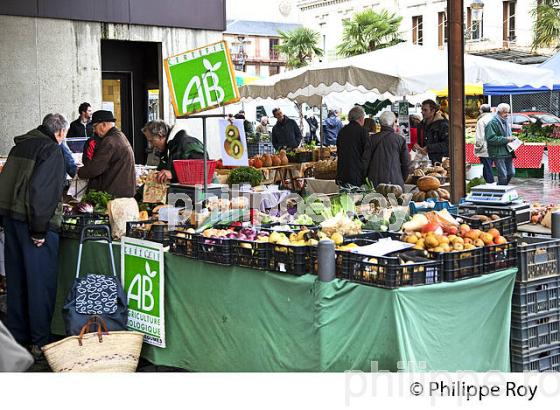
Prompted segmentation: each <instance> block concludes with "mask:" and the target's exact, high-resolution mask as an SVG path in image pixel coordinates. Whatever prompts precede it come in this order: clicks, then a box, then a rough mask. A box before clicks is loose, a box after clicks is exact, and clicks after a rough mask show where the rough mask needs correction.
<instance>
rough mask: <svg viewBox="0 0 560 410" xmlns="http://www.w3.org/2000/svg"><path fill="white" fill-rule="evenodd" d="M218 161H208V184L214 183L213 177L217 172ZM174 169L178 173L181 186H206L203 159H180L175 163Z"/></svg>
mask: <svg viewBox="0 0 560 410" xmlns="http://www.w3.org/2000/svg"><path fill="white" fill-rule="evenodd" d="M216 163H217V161H214V160H208V161H207V164H208V173H207V175H206V182H207V183H208V184H210V183H212V177H213V175H214V171H215V170H216ZM173 167H174V168H175V172H176V173H177V179H178V180H179V183H180V184H185V185H198V184H204V160H202V159H178V160H175V161H173Z"/></svg>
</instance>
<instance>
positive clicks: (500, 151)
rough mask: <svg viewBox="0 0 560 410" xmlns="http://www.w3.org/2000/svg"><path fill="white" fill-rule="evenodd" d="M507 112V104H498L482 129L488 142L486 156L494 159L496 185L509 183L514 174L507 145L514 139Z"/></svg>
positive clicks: (508, 109)
mask: <svg viewBox="0 0 560 410" xmlns="http://www.w3.org/2000/svg"><path fill="white" fill-rule="evenodd" d="M509 112H510V107H509V104H506V103H501V104H499V105H498V107H497V108H496V115H494V116H492V119H491V120H490V121H489V122H488V125H486V128H485V130H484V131H485V137H486V143H487V144H488V145H487V147H488V156H489V157H490V158H491V160H492V161H494V164H496V170H497V171H498V185H507V184H509V182H510V181H511V179H512V178H513V177H514V176H515V168H514V167H513V158H514V153H513V152H510V150H509V149H508V146H507V144H508V143H509V142H511V141H513V140H514V139H515V137H513V136H512V134H511V126H510V123H509V121H508V116H509Z"/></svg>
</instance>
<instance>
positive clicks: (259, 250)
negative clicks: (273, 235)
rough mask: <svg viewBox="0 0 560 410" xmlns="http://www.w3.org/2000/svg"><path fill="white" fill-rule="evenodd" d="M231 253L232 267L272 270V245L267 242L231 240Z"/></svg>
mask: <svg viewBox="0 0 560 410" xmlns="http://www.w3.org/2000/svg"><path fill="white" fill-rule="evenodd" d="M231 252H232V255H233V264H234V265H239V266H245V267H248V268H254V269H261V270H269V269H272V268H273V263H272V244H270V243H269V242H257V241H245V240H239V239H232V240H231Z"/></svg>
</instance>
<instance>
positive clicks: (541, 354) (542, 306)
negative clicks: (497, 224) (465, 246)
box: [511, 238, 560, 372]
mask: <svg viewBox="0 0 560 410" xmlns="http://www.w3.org/2000/svg"><path fill="white" fill-rule="evenodd" d="M517 245H518V247H517V257H518V269H519V271H518V274H517V280H516V283H515V289H514V291H513V297H512V312H511V371H512V372H524V371H537V372H544V371H560V239H544V238H521V239H519V240H518V244H517Z"/></svg>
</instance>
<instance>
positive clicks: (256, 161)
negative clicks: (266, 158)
mask: <svg viewBox="0 0 560 410" xmlns="http://www.w3.org/2000/svg"><path fill="white" fill-rule="evenodd" d="M253 166H254V167H255V168H262V166H263V162H262V159H261V158H260V157H257V158H255V159H254V160H253Z"/></svg>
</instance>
